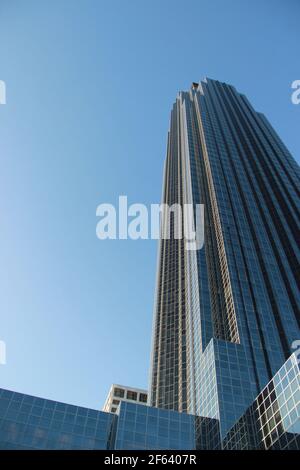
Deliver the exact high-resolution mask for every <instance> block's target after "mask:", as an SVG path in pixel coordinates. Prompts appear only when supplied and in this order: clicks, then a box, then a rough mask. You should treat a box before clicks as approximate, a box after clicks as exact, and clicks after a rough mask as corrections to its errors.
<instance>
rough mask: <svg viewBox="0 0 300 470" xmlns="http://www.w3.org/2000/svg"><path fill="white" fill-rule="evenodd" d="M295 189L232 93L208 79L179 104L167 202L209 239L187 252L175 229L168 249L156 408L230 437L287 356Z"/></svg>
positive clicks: (157, 324) (298, 335) (288, 159)
mask: <svg viewBox="0 0 300 470" xmlns="http://www.w3.org/2000/svg"><path fill="white" fill-rule="evenodd" d="M299 188H300V173H299V167H298V166H297V164H296V162H295V161H294V159H293V158H292V156H291V155H290V153H289V151H288V150H287V149H286V147H285V146H284V144H283V143H282V141H281V140H280V138H279V137H278V136H277V134H276V133H275V131H274V129H273V128H272V127H271V125H270V124H269V122H268V121H267V119H266V118H265V117H264V115H263V114H261V113H258V112H256V111H255V110H254V109H253V108H252V106H251V104H250V103H249V101H248V100H247V98H246V97H245V96H244V95H242V94H240V93H238V92H237V91H236V90H235V88H234V87H232V86H230V85H227V84H225V83H220V82H219V81H214V80H209V79H206V80H204V81H203V82H201V83H199V84H197V83H194V84H193V85H192V87H191V90H190V91H188V92H181V93H179V95H178V97H177V99H176V102H175V104H174V106H173V109H172V112H171V122H170V130H169V133H168V147H167V157H166V162H165V170H164V184H163V197H162V202H163V203H166V204H168V205H172V204H174V203H179V204H185V203H189V204H193V205H194V206H195V205H196V204H204V233H205V239H204V246H203V248H202V249H200V250H197V251H192V250H186V249H185V248H186V247H185V241H184V240H181V239H176V237H175V229H176V226H175V219H174V218H171V225H170V239H161V240H160V245H159V260H158V275H157V287H156V304H155V318H154V327H153V350H152V364H151V384H150V404H151V405H152V406H156V407H160V408H168V409H174V410H178V411H183V412H188V413H193V414H197V415H201V416H204V417H211V418H216V419H217V420H219V422H220V427H221V434H222V435H223V436H224V435H225V433H226V431H227V430H228V429H229V428H230V427H231V426H232V425H233V424H234V422H235V421H236V420H237V419H238V418H239V417H240V416H241V415H242V414H243V412H244V411H245V409H246V408H247V407H248V406H249V405H250V403H251V402H252V401H253V400H254V398H255V397H256V396H257V395H258V394H259V393H260V391H261V390H262V389H263V387H264V386H265V385H266V384H267V383H268V382H269V380H271V378H272V376H273V375H274V374H275V373H276V372H277V371H278V369H279V368H280V367H281V366H282V364H283V363H284V362H285V361H286V360H287V358H288V357H289V356H290V355H291V353H292V352H293V347H295V343H294V344H293V342H294V341H295V340H298V339H300V331H299V325H300V318H299V290H298V289H299V284H300V279H299V257H300V256H299V245H298V242H299V232H298V229H299ZM164 223H165V222H164ZM195 223H196V220H195Z"/></svg>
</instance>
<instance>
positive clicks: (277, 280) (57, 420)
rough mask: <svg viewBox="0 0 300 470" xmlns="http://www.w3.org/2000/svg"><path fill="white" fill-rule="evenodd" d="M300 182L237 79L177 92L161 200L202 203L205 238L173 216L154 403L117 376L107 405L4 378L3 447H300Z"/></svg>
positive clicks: (162, 258) (162, 274)
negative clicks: (88, 404) (193, 246)
mask: <svg viewBox="0 0 300 470" xmlns="http://www.w3.org/2000/svg"><path fill="white" fill-rule="evenodd" d="M299 182H300V173H299V167H298V165H297V164H296V162H295V161H294V160H293V158H292V156H291V155H290V153H289V152H288V150H287V149H286V147H285V146H284V144H283V143H282V141H281V140H280V138H279V137H278V136H277V134H276V133H275V131H274V130H273V129H272V127H271V125H270V124H269V123H268V121H267V119H266V118H265V117H264V116H263V115H262V114H261V113H258V112H256V111H255V110H254V109H253V108H252V106H251V104H250V103H249V102H248V100H247V98H246V97H245V96H244V95H242V94H240V93H238V92H237V91H236V90H235V88H234V87H232V86H230V85H227V84H224V83H220V82H218V81H214V80H209V79H206V80H204V81H203V82H201V83H199V84H198V83H194V84H193V85H192V87H191V89H190V91H188V92H181V93H179V95H178V97H177V99H176V102H175V104H174V106H173V109H172V112H171V121H170V130H169V134H168V147H167V157H166V162H165V169H164V184H163V197H162V202H163V203H165V204H168V205H169V206H172V205H173V204H179V205H180V206H182V205H184V204H191V205H192V206H193V207H194V208H196V206H197V205H198V204H203V205H204V245H203V248H201V249H199V250H188V249H186V248H187V247H186V243H187V240H185V239H184V238H177V237H176V236H175V234H176V233H178V227H177V226H176V219H175V218H173V217H171V218H170V219H168V221H170V227H169V228H170V238H169V239H164V238H161V239H160V241H159V258H158V272H157V286H156V300H155V312H154V324H153V348H152V358H151V380H150V389H149V396H148V405H149V406H147V405H145V404H143V403H144V402H145V401H146V400H147V395H146V393H145V391H143V390H138V389H131V388H129V389H128V388H127V387H122V386H119V385H113V386H112V389H111V392H110V394H109V397H108V400H107V402H106V405H105V410H106V412H103V411H98V410H91V409H87V408H82V407H78V406H73V405H68V404H65V403H60V402H55V401H51V400H46V399H42V398H36V397H32V396H29V395H24V394H21V393H17V392H12V391H8V390H3V389H0V449H102V450H103V449H104V450H121V449H126V450H127V449H170V450H196V449H199V450H201V449H299V450H300V367H299V364H300V354H299V351H300V341H299V340H300V329H299V324H300V316H299V284H300V282H299V281H300V279H299V272H300V270H299V258H300V252H299V208H300V207H299V187H300V185H299ZM194 213H196V211H194ZM177 222H178V221H177ZM197 223H198V219H197V218H196V217H195V216H194V225H195V226H196V229H197ZM165 224H166V220H164V219H163V226H164V225H165ZM180 224H183V221H180ZM181 228H182V227H181ZM297 346H298V348H299V349H298V351H295V350H296V348H297ZM125 391H126V397H125Z"/></svg>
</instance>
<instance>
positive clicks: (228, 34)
mask: <svg viewBox="0 0 300 470" xmlns="http://www.w3.org/2000/svg"><path fill="white" fill-rule="evenodd" d="M299 15H300V3H299V2H298V1H297V0H289V1H279V0H265V1H262V0H259V1H258V0H251V1H246V0H244V1H240V0H235V1H234V0H227V1H226V2H224V1H223V0H219V1H217V0H210V1H203V0H198V1H189V0H185V1H175V0H159V1H158V0H151V1H150V0H147V1H146V0H119V1H115V0H105V1H104V0H98V1H96V0H95V1H92V0H87V1H86V0H84V1H83V0H76V1H72V0H52V1H49V0H48V1H46V0H44V1H42V2H41V1H38V0H36V1H34V0H27V1H26V2H24V1H17V0H1V2H0V59H1V60H0V79H1V80H4V81H5V82H6V86H7V104H6V105H5V106H0V149H1V158H0V193H1V194H0V210H1V232H0V259H1V264H0V339H2V340H4V341H5V342H6V345H7V365H5V366H0V386H1V387H4V388H9V389H13V390H17V391H21V392H25V393H30V394H34V395H38V396H42V397H46V398H51V399H57V400H60V401H66V402H70V403H74V404H79V405H83V406H89V407H94V408H99V407H101V406H102V404H103V401H104V398H105V395H106V393H107V391H108V389H109V386H110V384H111V383H113V382H118V383H122V384H123V383H124V384H129V385H132V386H140V387H145V386H146V385H147V382H148V367H149V356H150V346H151V328H152V308H153V297H154V285H155V266H156V242H155V241H150V240H147V241H141V240H139V241H129V240H120V241H114V240H110V241H100V240H98V239H97V238H96V235H95V228H96V223H97V219H96V216H95V211H96V207H97V205H98V204H100V203H102V202H110V203H116V202H117V200H118V197H119V195H122V194H126V195H127V196H128V201H129V203H133V202H141V203H145V204H150V203H158V202H159V201H160V194H161V184H162V167H163V161H164V158H165V148H166V134H167V128H168V122H169V112H170V108H171V105H172V103H173V101H174V99H175V97H176V94H177V92H178V90H181V89H188V88H189V86H190V84H191V82H192V81H198V80H200V79H202V78H204V77H205V76H208V77H210V78H215V79H219V80H222V81H227V82H229V83H231V84H233V85H235V86H236V88H237V89H238V90H239V91H241V92H243V93H245V94H246V95H247V96H248V98H249V99H250V101H251V102H252V104H253V105H254V106H255V107H256V109H258V110H259V111H262V112H264V113H265V114H266V116H267V117H268V118H269V120H270V121H271V123H272V124H273V125H274V127H275V129H276V130H277V132H278V133H279V135H280V136H281V138H282V139H283V141H284V142H285V143H286V145H287V146H288V148H289V149H290V151H291V152H292V153H293V155H294V156H295V158H296V159H297V160H298V161H299V155H300V152H299V149H300V146H299V122H300V105H298V106H296V105H293V104H292V102H291V83H292V82H293V81H294V80H296V79H300V70H299V57H298V56H299V35H300V33H299Z"/></svg>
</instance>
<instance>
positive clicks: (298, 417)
mask: <svg viewBox="0 0 300 470" xmlns="http://www.w3.org/2000/svg"><path fill="white" fill-rule="evenodd" d="M7 449H14V450H42V449H49V450H63V449H69V450H80V449H88V450H175V451H181V450H219V449H231V450H248V449H297V450H300V369H299V360H298V359H297V356H296V355H295V354H293V355H291V356H290V358H289V359H288V360H287V361H286V362H285V364H284V365H283V366H282V367H281V368H280V370H279V371H278V372H277V373H276V374H275V376H274V377H273V378H272V380H271V381H270V382H269V383H268V384H267V385H266V387H264V389H263V390H262V391H261V392H260V394H259V395H258V396H257V397H256V398H255V400H254V401H253V402H252V403H251V405H250V406H249V407H248V408H247V410H246V411H245V413H244V414H243V415H242V416H240V417H239V419H238V420H237V421H236V423H235V424H234V425H233V426H232V428H231V429H230V430H229V431H228V432H227V433H226V435H225V436H224V438H223V439H222V438H221V433H220V421H219V420H218V419H212V418H207V417H202V416H195V415H192V414H188V413H180V412H178V411H173V410H168V409H163V408H155V407H150V406H147V405H143V404H140V403H131V402H124V401H123V402H120V404H119V406H118V409H117V411H116V412H115V413H109V412H103V411H98V410H91V409H88V408H82V407H79V406H73V405H68V404H66V403H60V402H56V401H52V400H46V399H43V398H37V397H32V396H29V395H24V394H22V393H16V392H12V391H9V390H3V389H0V450H7Z"/></svg>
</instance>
